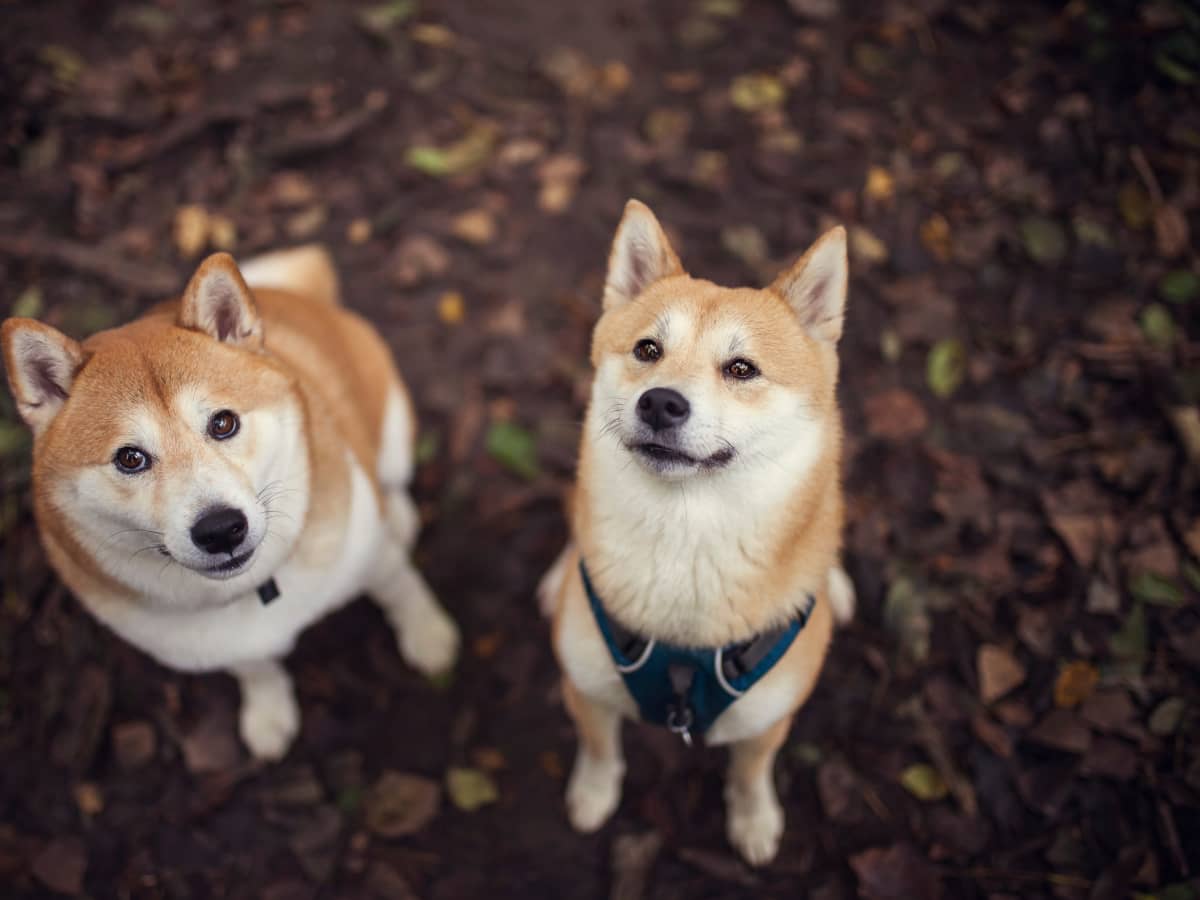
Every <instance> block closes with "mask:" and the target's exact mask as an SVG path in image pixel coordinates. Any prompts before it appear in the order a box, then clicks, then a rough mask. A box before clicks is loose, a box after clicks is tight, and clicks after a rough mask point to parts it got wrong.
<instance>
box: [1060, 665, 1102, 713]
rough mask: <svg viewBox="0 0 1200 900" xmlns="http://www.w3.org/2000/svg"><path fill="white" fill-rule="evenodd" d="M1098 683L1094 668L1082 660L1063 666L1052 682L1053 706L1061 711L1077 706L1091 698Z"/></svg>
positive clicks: (1098, 676) (1098, 674) (1097, 673)
mask: <svg viewBox="0 0 1200 900" xmlns="http://www.w3.org/2000/svg"><path fill="white" fill-rule="evenodd" d="M1099 681H1100V673H1099V672H1098V671H1096V667H1095V666H1093V665H1092V664H1091V663H1089V662H1085V661H1083V660H1075V661H1074V662H1071V663H1068V664H1067V665H1065V666H1063V667H1062V669H1061V670H1060V671H1059V673H1058V678H1057V679H1056V680H1055V682H1054V705H1055V706H1057V707H1059V708H1061V709H1070V708H1071V707H1075V706H1078V705H1079V704H1080V703H1082V702H1083V701H1084V700H1086V699H1087V698H1088V697H1090V696H1091V694H1092V691H1094V690H1095V689H1096V684H1097V683H1098V682H1099Z"/></svg>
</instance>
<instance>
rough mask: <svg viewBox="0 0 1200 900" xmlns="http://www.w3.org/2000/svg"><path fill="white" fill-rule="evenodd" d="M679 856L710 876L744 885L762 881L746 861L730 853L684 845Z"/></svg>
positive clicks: (754, 885)
mask: <svg viewBox="0 0 1200 900" xmlns="http://www.w3.org/2000/svg"><path fill="white" fill-rule="evenodd" d="M679 858H680V859H681V860H683V861H684V862H685V863H687V864H688V865H690V866H694V867H695V868H696V869H698V870H699V871H701V872H703V873H704V874H705V875H707V876H709V877H710V878H716V879H718V880H720V881H728V882H730V883H732V884H740V885H742V886H744V887H757V886H758V885H759V883H760V882H759V879H758V876H757V875H755V874H754V873H753V872H751V871H750V870H749V869H747V868H746V865H745V863H743V862H742V861H741V860H740V859H738V858H736V857H734V856H731V855H730V854H728V853H717V852H714V851H712V850H701V849H699V848H697V847H683V848H681V849H680V850H679Z"/></svg>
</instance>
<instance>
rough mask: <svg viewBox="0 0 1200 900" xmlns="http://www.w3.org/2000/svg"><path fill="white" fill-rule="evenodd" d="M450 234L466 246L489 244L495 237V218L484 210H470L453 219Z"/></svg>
mask: <svg viewBox="0 0 1200 900" xmlns="http://www.w3.org/2000/svg"><path fill="white" fill-rule="evenodd" d="M450 233H451V234H453V235H454V236H455V237H456V238H458V239H460V240H463V241H466V242H467V243H468V244H475V245H476V246H482V245H484V244H490V243H491V242H492V240H493V239H494V238H495V237H496V218H495V216H493V215H492V214H491V212H489V211H488V210H486V209H472V210H469V211H467V212H465V213H463V214H462V215H460V216H456V217H455V219H454V221H453V222H452V223H451V224H450Z"/></svg>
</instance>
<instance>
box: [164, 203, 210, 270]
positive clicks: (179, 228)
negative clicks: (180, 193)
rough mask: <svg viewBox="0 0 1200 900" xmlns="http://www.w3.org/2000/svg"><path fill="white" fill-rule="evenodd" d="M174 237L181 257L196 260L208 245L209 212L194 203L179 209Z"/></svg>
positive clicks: (173, 231) (176, 214)
mask: <svg viewBox="0 0 1200 900" xmlns="http://www.w3.org/2000/svg"><path fill="white" fill-rule="evenodd" d="M172 236H173V237H174V240H175V249H176V250H178V251H179V255H180V256H182V257H183V258H184V259H193V258H195V257H196V256H197V255H198V254H199V253H200V251H201V250H203V249H204V248H205V246H207V244H208V211H207V210H206V209H205V208H204V207H203V206H199V205H197V204H194V203H192V204H188V205H186V206H181V207H179V209H177V210H175V224H174V227H173V229H172Z"/></svg>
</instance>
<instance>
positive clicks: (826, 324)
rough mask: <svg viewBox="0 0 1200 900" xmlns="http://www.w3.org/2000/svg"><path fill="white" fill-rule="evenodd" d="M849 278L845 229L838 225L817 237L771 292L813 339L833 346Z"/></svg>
mask: <svg viewBox="0 0 1200 900" xmlns="http://www.w3.org/2000/svg"><path fill="white" fill-rule="evenodd" d="M849 277H850V276H849V266H848V264H847V262H846V229H845V228H843V227H842V226H840V225H839V226H838V227H837V228H831V229H830V230H829V231H827V232H825V233H824V234H823V235H821V237H820V238H819V239H818V240H817V242H816V243H815V244H813V245H812V246H811V247H809V248H808V252H807V253H805V254H804V255H803V256H802V257H800V259H799V260H798V261H797V262H796V264H795V265H793V266H792V267H791V268H790V269H788V270H787V271H786V272H784V273H783V274H782V275H780V276H779V277H778V278H776V279H775V282H774V283H773V284H772V285H771V290H773V291H775V293H777V294H779V295H780V296H781V297H783V299H784V300H786V301H787V302H788V303H789V304H790V305H791V307H792V309H794V310H795V311H796V315H797V316H799V317H800V323H801V324H802V325H803V326H804V327H805V328H806V329H807V330H808V332H809V333H810V334H811V335H812V336H813V337H815V338H817V339H818V340H822V341H828V342H829V343H831V344H836V343H837V342H838V340H839V339H840V338H841V336H842V317H843V315H844V314H845V311H846V284H847V282H848V280H849Z"/></svg>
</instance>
